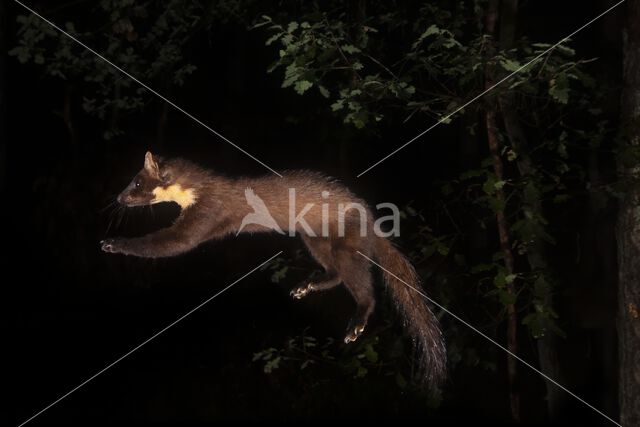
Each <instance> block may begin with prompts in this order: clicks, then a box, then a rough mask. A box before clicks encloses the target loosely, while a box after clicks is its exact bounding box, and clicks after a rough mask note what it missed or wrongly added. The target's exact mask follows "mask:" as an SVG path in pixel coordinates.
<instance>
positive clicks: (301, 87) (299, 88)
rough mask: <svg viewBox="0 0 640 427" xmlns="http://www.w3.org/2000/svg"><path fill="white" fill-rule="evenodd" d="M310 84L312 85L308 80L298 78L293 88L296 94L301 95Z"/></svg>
mask: <svg viewBox="0 0 640 427" xmlns="http://www.w3.org/2000/svg"><path fill="white" fill-rule="evenodd" d="M311 86H313V83H311V82H310V81H308V80H298V81H297V82H296V84H295V85H294V87H293V88H294V89H295V91H296V92H297V93H298V95H302V94H303V93H305V92H306V91H307V90H309V89H310V88H311Z"/></svg>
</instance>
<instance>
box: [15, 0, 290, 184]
mask: <svg viewBox="0 0 640 427" xmlns="http://www.w3.org/2000/svg"><path fill="white" fill-rule="evenodd" d="M13 1H15V2H16V3H18V4H19V5H20V6H22V7H23V8H25V9H27V10H28V11H29V12H31V13H33V14H34V15H35V16H37V17H38V18H40V19H42V20H43V21H44V22H46V23H47V24H49V25H51V26H52V27H53V28H55V29H56V30H58V31H59V32H61V33H62V34H64V35H65V36H67V37H69V38H70V39H71V40H73V41H74V42H76V43H78V44H79V45H80V46H82V47H83V48H85V49H87V50H88V51H89V52H91V53H93V54H94V55H95V56H97V57H98V58H100V59H102V60H103V61H104V62H106V63H107V64H109V65H111V66H112V67H113V68H115V69H116V70H118V71H120V72H121V73H122V74H124V75H125V76H127V77H129V78H130V79H131V80H133V81H134V82H136V83H138V84H139V85H140V86H142V87H143V88H145V89H147V90H148V91H149V92H151V93H152V94H154V95H155V96H157V97H158V98H160V99H162V100H163V101H164V102H166V103H167V104H169V105H171V106H172V107H173V108H175V109H176V110H178V111H180V112H181V113H183V114H184V115H185V116H187V117H189V118H190V119H191V120H193V121H194V122H196V123H198V124H199V125H200V126H202V127H204V128H205V129H207V130H208V131H209V132H211V133H213V134H214V135H216V136H217V137H219V138H221V139H223V140H224V141H226V142H228V143H229V144H231V145H233V146H234V147H235V148H237V149H238V150H240V151H242V152H243V153H244V154H246V155H247V156H249V157H251V158H252V159H253V160H255V161H256V162H258V163H260V164H261V165H262V166H264V167H265V168H267V169H269V170H270V171H271V172H273V173H274V174H276V175H278V176H279V177H280V178H282V175H280V174H279V173H278V172H276V171H275V170H273V169H272V168H271V167H269V166H267V165H266V164H265V163H264V162H262V161H261V160H258V159H257V158H256V157H255V156H253V155H252V154H250V153H249V152H247V151H246V150H245V149H244V148H242V147H240V146H238V145H237V144H234V143H233V142H231V141H230V140H229V139H227V138H226V137H225V136H224V135H222V134H220V133H219V132H217V131H216V130H215V129H213V128H211V127H210V126H208V125H206V124H205V123H204V122H202V121H201V120H200V119H198V118H197V117H195V116H194V115H192V114H191V113H189V112H187V111H185V110H184V109H183V108H181V107H180V106H178V105H176V104H175V103H174V102H172V101H170V100H169V99H167V98H166V97H165V96H164V95H162V94H160V93H158V92H157V91H155V90H154V89H152V88H150V87H149V86H147V85H146V84H144V83H143V82H141V81H140V80H138V79H137V78H135V77H134V76H132V75H131V74H129V73H127V72H126V71H125V70H123V69H122V68H120V67H118V66H117V65H116V64H114V63H113V62H111V61H109V60H108V59H107V58H105V57H104V56H102V55H100V54H99V53H98V52H96V51H95V50H93V49H92V48H90V47H89V46H87V45H86V44H84V43H83V42H81V41H80V40H78V39H77V38H75V37H73V36H72V35H71V34H69V33H67V32H66V31H64V30H63V29H62V28H60V27H58V26H57V25H56V24H54V23H53V22H51V21H49V20H48V19H46V18H44V17H43V16H42V15H40V14H38V13H37V12H36V11H35V10H33V9H31V8H30V7H28V6H26V5H25V4H24V3H21V2H20V1H18V0H13Z"/></svg>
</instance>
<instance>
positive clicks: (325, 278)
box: [291, 235, 342, 299]
mask: <svg viewBox="0 0 640 427" xmlns="http://www.w3.org/2000/svg"><path fill="white" fill-rule="evenodd" d="M302 240H303V241H304V243H305V245H306V246H307V248H308V249H309V253H311V256H312V257H313V258H314V259H315V260H316V261H318V263H319V264H320V265H322V267H323V268H324V270H325V273H324V274H323V275H322V276H321V277H319V278H317V279H315V280H314V281H308V280H306V281H304V282H303V283H301V284H300V285H299V286H297V287H296V288H294V289H293V290H292V291H291V296H292V297H294V298H295V299H301V298H303V297H305V296H306V295H308V294H309V292H317V291H325V290H327V289H331V288H334V287H336V286H338V285H339V284H340V283H342V279H341V278H340V276H339V275H338V272H337V270H336V268H335V267H334V264H335V263H334V260H333V255H332V250H331V242H330V241H329V239H327V238H326V237H324V238H323V237H309V236H306V235H303V236H302Z"/></svg>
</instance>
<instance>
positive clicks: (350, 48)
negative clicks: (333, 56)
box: [340, 44, 360, 54]
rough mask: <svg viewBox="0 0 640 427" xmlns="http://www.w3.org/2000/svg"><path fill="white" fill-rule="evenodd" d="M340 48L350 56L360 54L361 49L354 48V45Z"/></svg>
mask: <svg viewBox="0 0 640 427" xmlns="http://www.w3.org/2000/svg"><path fill="white" fill-rule="evenodd" d="M340 48H341V49H342V50H343V51H344V52H347V53H350V54H354V53H358V52H360V49H359V48H357V47H355V46H354V45H352V44H345V45H342V46H340Z"/></svg>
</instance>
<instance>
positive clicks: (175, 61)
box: [9, 0, 250, 139]
mask: <svg viewBox="0 0 640 427" xmlns="http://www.w3.org/2000/svg"><path fill="white" fill-rule="evenodd" d="M248 3H250V2H249V1H247V2H234V1H224V0H221V1H214V2H211V1H204V0H203V1H194V2H183V1H178V0H162V1H159V2H145V3H136V2H134V1H132V0H101V1H100V2H99V3H97V4H96V5H94V6H93V7H91V8H90V12H89V13H88V14H87V13H86V12H87V7H86V6H84V5H82V9H81V11H76V10H75V9H73V6H74V5H73V4H71V5H69V6H67V7H62V8H57V9H54V10H51V11H49V10H46V9H45V10H43V11H41V12H42V14H43V15H44V16H45V17H47V19H49V20H51V21H53V22H54V23H58V24H59V25H60V26H61V27H62V29H63V30H64V31H66V32H67V33H68V34H70V35H71V36H73V37H75V38H76V39H78V40H79V41H80V42H82V43H84V44H85V45H87V46H89V47H90V48H91V49H93V50H94V51H95V52H97V53H99V54H100V55H102V56H104V57H105V58H106V59H107V60H109V61H111V62H112V63H114V64H115V65H117V66H118V67H120V68H122V69H124V70H125V71H126V72H127V73H128V74H130V75H132V76H134V77H135V78H137V79H138V80H140V81H142V82H143V83H144V84H146V85H148V86H150V87H152V88H154V89H155V90H158V91H159V92H161V93H162V94H163V95H165V96H169V95H170V93H171V92H172V91H173V90H175V89H176V88H179V87H181V86H183V85H184V84H185V82H186V81H187V80H188V79H189V76H190V75H191V74H192V73H193V72H194V71H195V70H196V68H197V67H196V65H195V64H194V61H193V59H194V58H189V59H188V58H186V56H185V53H186V52H188V46H189V44H190V42H191V40H192V39H193V38H194V37H195V36H196V35H197V34H198V33H199V32H201V31H203V30H204V29H206V28H207V27H208V26H209V25H211V22H213V21H214V20H215V21H217V22H220V21H223V22H224V20H228V19H232V18H233V17H236V16H238V15H240V14H243V13H244V10H245V9H244V8H245V7H246V4H248ZM75 13H82V20H79V19H78V20H76V21H75V22H74V21H70V20H66V21H65V22H64V24H62V23H61V22H59V21H58V18H59V17H61V16H65V17H68V16H73V15H74V14H75ZM16 19H17V22H18V23H19V24H20V28H19V31H18V34H19V40H18V45H17V46H15V47H14V48H13V49H11V50H10V51H9V54H10V55H11V56H15V57H16V58H17V59H18V60H19V61H20V62H21V63H33V64H35V65H37V66H41V67H42V69H43V71H44V73H45V75H47V76H49V77H53V78H59V79H62V80H64V81H66V82H67V83H68V84H69V85H72V86H74V87H77V88H78V89H79V90H81V93H80V94H79V96H81V98H82V109H83V110H84V112H86V113H87V114H89V115H91V116H94V117H97V118H99V119H101V120H108V123H107V126H106V129H105V132H104V134H103V135H104V137H105V138H107V139H109V138H111V137H113V136H114V135H117V134H118V133H120V128H119V126H118V118H119V116H120V115H121V114H125V115H126V114H131V113H135V112H138V111H140V110H142V109H144V108H145V107H146V106H147V105H148V104H149V102H150V100H151V99H152V97H153V95H152V94H151V93H150V92H148V91H147V90H146V89H144V88H143V87H141V86H140V85H139V84H137V83H135V82H134V81H133V80H132V79H130V78H128V77H125V76H123V75H122V74H121V73H120V72H119V71H116V70H115V69H114V68H113V67H111V66H110V65H108V64H106V63H105V62H104V60H102V59H100V58H98V57H97V56H96V55H95V53H92V52H90V51H89V50H87V49H85V48H84V47H81V46H79V45H78V44H77V43H76V42H75V41H73V40H71V39H70V38H69V37H67V36H65V35H62V34H61V33H60V32H58V31H57V30H55V29H54V28H52V27H51V26H50V25H49V24H48V23H46V22H44V21H43V20H42V19H40V18H39V17H37V16H35V15H33V14H28V15H19V16H18V17H17V18H16ZM65 19H68V18H65ZM80 83H82V84H80ZM169 97H171V96H169Z"/></svg>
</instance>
